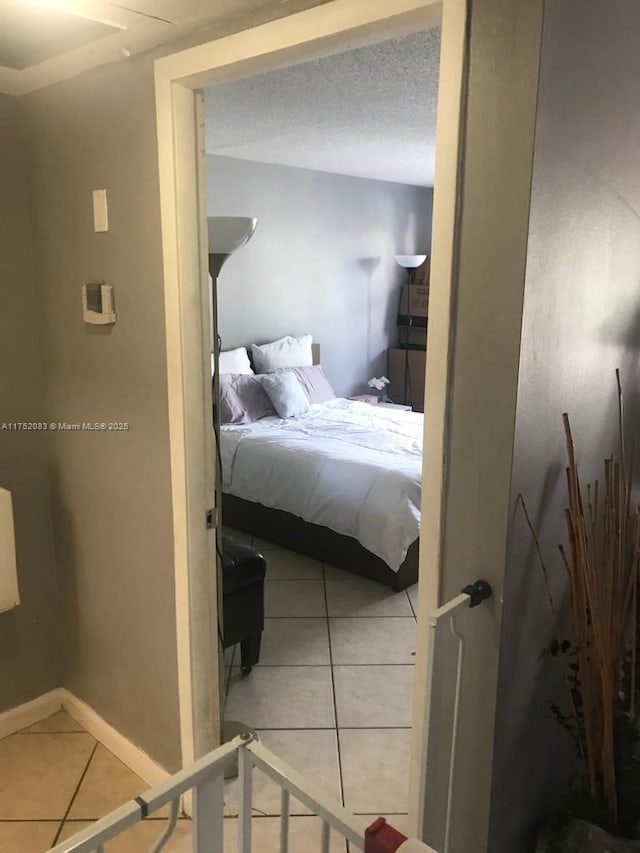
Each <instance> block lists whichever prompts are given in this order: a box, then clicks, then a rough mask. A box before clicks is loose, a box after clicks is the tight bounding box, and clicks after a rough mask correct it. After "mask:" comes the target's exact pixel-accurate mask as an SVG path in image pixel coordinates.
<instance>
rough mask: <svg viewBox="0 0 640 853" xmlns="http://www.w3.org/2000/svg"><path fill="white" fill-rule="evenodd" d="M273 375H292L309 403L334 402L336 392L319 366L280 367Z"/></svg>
mask: <svg viewBox="0 0 640 853" xmlns="http://www.w3.org/2000/svg"><path fill="white" fill-rule="evenodd" d="M274 373H275V374H276V375H278V374H283V373H292V374H293V375H294V376H295V377H296V379H297V380H298V382H299V383H300V385H301V386H302V390H303V391H304V393H305V395H306V397H307V400H308V401H309V402H310V403H326V402H327V401H328V400H335V397H336V392H335V391H334V390H333V388H332V387H331V383H330V382H329V380H328V379H327V377H326V376H325V373H324V370H323V369H322V367H321V366H320V365H319V364H314V365H313V366H309V367H281V368H279V369H278V370H276V371H274Z"/></svg>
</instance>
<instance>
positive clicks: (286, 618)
mask: <svg viewBox="0 0 640 853" xmlns="http://www.w3.org/2000/svg"><path fill="white" fill-rule="evenodd" d="M229 532H230V533H231V535H236V536H237V537H238V538H241V539H243V541H249V542H251V541H252V540H251V539H250V537H247V536H245V535H243V534H234V533H233V531H229ZM252 544H253V545H254V546H255V547H256V548H258V549H259V550H261V551H262V552H263V553H264V556H265V557H266V560H267V579H266V581H265V631H264V634H263V639H262V653H261V658H260V664H259V666H257V667H255V668H254V670H253V672H252V673H251V674H250V675H249V676H247V677H246V678H243V677H242V675H241V673H240V670H239V668H238V667H239V663H240V661H239V656H240V652H239V649H237V650H236V651H235V652H234V653H231V650H228V652H227V660H226V662H227V703H226V717H227V718H228V719H236V720H242V721H243V722H245V723H248V724H249V725H251V726H253V727H254V728H255V729H256V730H257V731H258V732H259V734H260V737H261V740H262V741H263V743H265V744H266V745H267V746H268V747H270V748H272V749H273V750H274V751H275V752H277V753H278V754H280V755H282V757H283V758H284V759H286V760H287V761H288V762H289V763H290V764H292V765H293V766H294V767H300V768H301V769H304V770H305V771H306V772H307V773H309V774H310V775H311V776H313V777H314V778H315V779H316V781H318V782H321V783H322V784H323V785H324V786H325V788H326V789H327V791H329V792H331V793H332V794H333V795H334V796H335V797H336V798H337V799H339V800H341V801H342V802H343V803H344V805H345V807H346V808H347V809H349V810H350V811H352V812H354V813H356V814H360V815H363V825H367V824H368V823H370V822H371V819H370V818H369V815H373V816H377V815H379V814H382V815H386V816H389V819H390V822H391V823H393V824H394V825H396V826H397V827H398V828H399V829H403V828H405V827H406V811H407V798H408V791H407V776H408V765H409V743H410V726H411V703H412V687H413V664H414V660H415V634H416V610H415V608H416V607H417V600H416V596H417V587H413V588H412V589H410V590H408V591H407V592H401V593H393V592H392V591H391V590H390V589H388V588H386V587H384V586H382V585H380V584H377V583H374V582H373V581H367V580H365V579H363V578H359V577H358V576H356V575H353V574H351V573H349V572H346V571H343V570H342V569H338V568H336V567H335V566H329V565H323V563H321V562H319V561H317V560H312V559H310V558H308V557H302V556H300V555H298V554H294V553H292V552H290V551H285V550H283V549H280V548H278V547H277V546H274V545H272V544H270V543H269V542H265V541H264V540H259V539H255V540H253V541H252ZM254 796H255V799H254V806H255V810H256V814H260V815H262V816H269V817H270V818H275V816H277V815H278V814H279V807H280V803H279V796H278V792H277V790H276V789H275V787H274V786H272V785H271V784H270V783H269V782H268V781H266V780H265V781H260V782H258V783H257V784H256V785H255V787H254ZM226 810H227V811H226V813H227V814H229V815H234V814H237V792H236V791H235V787H234V784H233V783H232V784H231V785H230V786H229V793H228V797H227V802H226ZM305 812H306V810H305V809H304V808H303V807H302V806H301V805H300V804H298V805H297V806H294V808H293V809H292V813H294V814H299V815H302V814H304V813H305ZM264 819H265V820H267V817H265V818H264ZM254 823H256V821H254ZM266 826H267V824H265V827H266ZM265 831H266V829H265ZM343 843H344V842H343ZM258 849H262V848H258ZM265 849H266V848H265ZM274 849H275V848H274ZM339 849H340V850H342V849H343V848H342V847H340V848H339Z"/></svg>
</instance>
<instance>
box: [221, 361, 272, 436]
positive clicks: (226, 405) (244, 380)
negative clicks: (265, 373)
mask: <svg viewBox="0 0 640 853" xmlns="http://www.w3.org/2000/svg"><path fill="white" fill-rule="evenodd" d="M267 415H275V409H274V408H273V406H272V405H271V401H270V400H269V397H268V396H267V394H266V392H265V390H264V388H263V387H262V384H261V383H260V380H259V379H258V377H257V376H254V375H253V374H245V373H221V374H220V423H221V424H248V423H251V422H252V421H257V420H260V418H265V417H267Z"/></svg>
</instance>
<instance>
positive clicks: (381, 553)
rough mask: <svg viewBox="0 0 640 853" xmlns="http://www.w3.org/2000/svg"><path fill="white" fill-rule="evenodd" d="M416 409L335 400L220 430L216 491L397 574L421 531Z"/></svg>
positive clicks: (418, 418) (419, 423) (419, 438)
mask: <svg viewBox="0 0 640 853" xmlns="http://www.w3.org/2000/svg"><path fill="white" fill-rule="evenodd" d="M422 433H423V415H422V414H420V413H417V412H405V411H399V410H396V409H387V408H384V407H378V406H370V405H368V404H367V403H361V402H358V401H354V400H344V399H341V398H337V399H335V400H331V401H330V402H328V403H321V404H315V405H313V406H311V409H310V410H309V412H308V413H307V414H305V415H302V416H300V417H297V418H289V419H286V420H283V419H281V418H277V417H267V418H262V419H261V420H259V421H255V422H254V423H251V424H240V425H224V426H223V427H222V429H221V441H220V445H221V455H222V471H223V491H224V492H227V493H229V494H232V495H235V496H236V497H239V498H243V499H244V500H248V501H253V502H255V503H260V504H263V505H264V506H267V507H270V508H273V509H280V510H284V511H285V512H289V513H292V514H294V515H297V516H300V517H301V518H303V519H304V520H305V521H309V522H312V523H314V524H320V525H323V526H325V527H329V528H330V529H332V530H335V531H336V532H337V533H341V534H344V535H346V536H352V537H354V538H355V539H357V540H358V542H360V544H361V545H363V546H364V547H365V548H366V549H367V550H369V551H371V552H372V553H373V554H376V555H377V556H378V557H380V558H381V559H383V560H384V561H385V563H387V565H388V566H389V567H390V568H391V569H392V570H393V571H397V570H398V568H399V567H400V565H401V564H402V562H403V560H404V558H405V557H406V554H407V550H408V549H409V546H410V545H411V543H412V542H414V541H415V540H416V539H417V538H418V536H419V531H420V493H421V475H422V441H423V435H422Z"/></svg>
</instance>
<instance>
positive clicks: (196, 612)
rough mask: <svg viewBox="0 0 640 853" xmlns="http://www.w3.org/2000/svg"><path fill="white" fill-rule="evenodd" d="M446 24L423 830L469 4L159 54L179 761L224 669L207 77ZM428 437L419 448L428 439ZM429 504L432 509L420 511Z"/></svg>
mask: <svg viewBox="0 0 640 853" xmlns="http://www.w3.org/2000/svg"><path fill="white" fill-rule="evenodd" d="M440 21H441V22H442V42H441V65H440V87H439V99H438V123H437V139H436V148H437V157H436V180H435V184H436V190H435V193H434V212H433V244H432V245H433V248H432V263H431V296H430V306H429V312H430V313H429V336H428V344H427V359H426V362H427V369H426V370H427V373H426V399H427V405H426V406H425V419H424V429H425V436H428V447H429V451H428V453H425V455H424V459H423V481H422V519H423V521H422V530H421V538H420V557H419V559H420V566H425V565H427V566H430V567H434V569H433V570H432V571H430V572H429V573H428V574H427V573H423V574H422V576H421V583H420V587H419V602H418V646H417V655H416V676H415V683H414V717H413V723H414V725H413V744H412V756H413V757H412V761H411V771H410V805H409V808H410V824H411V827H412V829H413V831H414V832H416V833H417V829H418V827H419V826H420V827H421V826H422V810H423V808H424V800H423V793H424V778H423V776H424V773H423V767H424V764H425V758H426V749H425V737H426V733H425V731H424V725H423V723H424V719H425V711H426V703H427V701H428V697H427V696H426V695H425V694H426V691H425V685H426V671H427V648H426V636H427V622H428V616H429V614H430V613H431V612H432V611H433V610H434V609H435V608H436V607H437V606H438V605H439V603H440V587H441V566H442V554H443V548H442V536H443V530H444V511H445V495H446V482H447V480H446V475H447V470H446V469H447V465H446V458H447V435H448V421H449V410H450V384H451V383H450V353H451V351H452V338H453V332H452V329H451V317H452V305H453V299H454V288H455V275H454V272H455V271H454V258H455V256H456V251H457V246H458V241H459V235H458V228H457V213H458V207H459V199H458V184H459V150H460V125H461V116H462V108H463V96H464V87H465V74H466V69H465V60H464V56H465V34H466V25H467V3H466V0H444V2H437V1H436V0H393V3H390V2H389V0H332V2H328V3H325V4H323V5H321V6H317V7H314V8H312V9H309V10H307V11H304V12H300V13H297V14H294V15H291V16H289V17H285V18H280V19H278V20H275V21H272V22H270V23H267V24H264V25H261V26H258V27H255V28H252V29H249V30H245V31H242V32H238V33H235V34H233V35H230V36H227V37H224V38H221V39H219V40H217V41H213V42H208V43H206V44H201V45H198V46H196V47H193V48H189V49H187V50H183V51H180V52H178V53H175V54H172V55H169V56H166V57H163V58H161V59H158V60H156V62H155V68H154V70H155V87H156V114H157V140H158V159H159V179H160V201H161V218H162V254H163V272H164V298H165V323H166V349H167V391H168V409H169V431H170V453H171V481H172V502H173V534H174V543H175V555H174V561H175V562H174V573H175V597H176V632H177V660H178V687H179V709H180V738H181V750H182V763H183V765H186V764H188V763H189V762H191V761H193V760H194V759H195V758H196V757H199V756H200V755H202V754H204V753H205V752H206V751H208V750H209V749H211V748H213V747H215V746H216V745H217V741H216V733H217V732H218V731H219V730H220V714H221V708H222V707H223V701H222V696H221V692H220V690H221V688H220V679H219V677H218V643H217V637H218V613H217V609H216V607H214V606H212V605H211V602H215V601H217V577H216V568H215V563H216V561H215V556H214V555H215V536H216V531H215V530H207V529H206V525H205V513H206V511H207V509H208V508H209V507H212V506H213V505H214V492H215V481H214V476H215V471H214V464H213V459H214V436H213V430H212V428H211V402H212V401H211V376H210V343H209V281H208V262H207V246H206V196H205V189H206V188H205V183H204V162H205V150H204V124H203V111H202V94H201V92H200V91H199V90H201V89H202V88H203V87H205V86H209V85H214V84H216V83H221V82H226V81H230V80H233V79H239V78H241V77H247V76H251V75H254V74H257V73H264V72H266V71H269V70H273V69H276V68H280V67H285V66H287V65H292V64H295V63H298V62H304V61H308V60H311V59H314V58H318V57H321V56H327V55H330V54H332V53H339V52H342V51H345V50H349V49H353V48H356V47H360V46H363V45H366V44H372V43H375V42H379V41H382V40H384V39H389V38H394V37H400V36H403V35H407V34H409V33H412V32H416V31H418V30H420V29H424V28H426V27H429V26H432V25H434V24H436V23H438V22H440ZM425 447H427V445H426V444H425ZM427 507H428V512H426V508H427Z"/></svg>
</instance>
